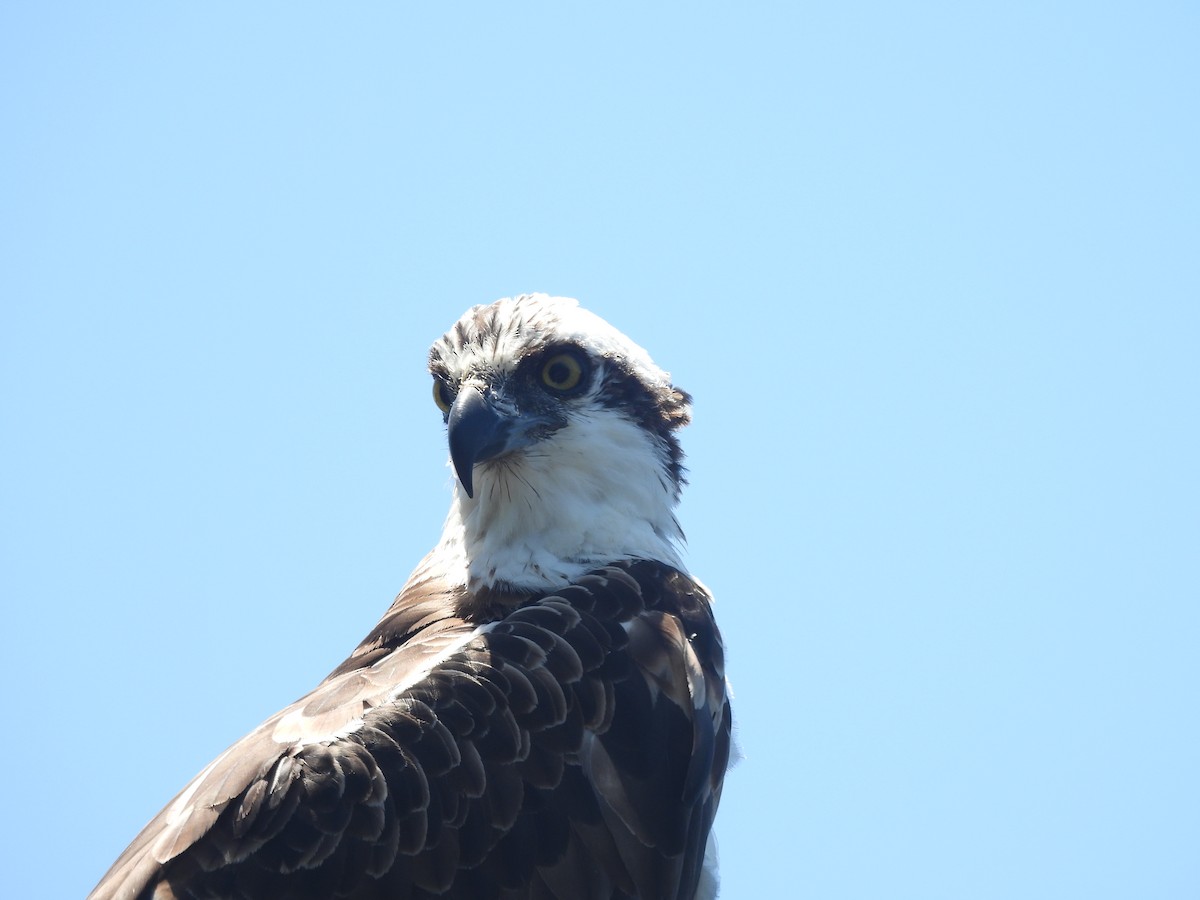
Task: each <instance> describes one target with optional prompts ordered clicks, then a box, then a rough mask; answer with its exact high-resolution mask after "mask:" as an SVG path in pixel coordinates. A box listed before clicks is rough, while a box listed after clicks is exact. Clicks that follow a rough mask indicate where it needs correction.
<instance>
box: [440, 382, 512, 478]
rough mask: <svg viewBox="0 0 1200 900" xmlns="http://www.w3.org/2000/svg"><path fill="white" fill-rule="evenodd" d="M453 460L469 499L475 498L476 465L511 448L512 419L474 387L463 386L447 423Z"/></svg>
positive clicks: (451, 408)
mask: <svg viewBox="0 0 1200 900" xmlns="http://www.w3.org/2000/svg"><path fill="white" fill-rule="evenodd" d="M446 426H447V437H448V438H449V440H450V461H451V462H453V463H454V471H455V473H456V474H457V475H458V480H459V481H460V482H461V483H462V486H463V490H464V491H466V492H467V496H468V497H474V496H475V493H474V481H473V478H472V476H473V474H474V471H475V464H476V463H481V462H485V461H487V460H489V459H491V458H493V457H495V456H499V455H500V454H501V453H503V452H504V450H505V448H506V447H507V446H508V438H509V434H510V432H511V430H512V419H511V418H509V417H508V416H506V415H505V414H504V413H500V412H497V411H496V409H495V407H494V406H492V404H491V403H490V402H489V401H488V399H487V398H486V397H484V396H483V394H481V393H480V392H479V391H478V390H476V389H475V388H473V387H464V388H463V389H462V390H461V391H459V394H458V396H457V397H456V398H455V399H454V404H453V405H452V406H451V407H450V415H449V417H448V418H447V420H446Z"/></svg>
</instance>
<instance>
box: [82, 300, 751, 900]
mask: <svg viewBox="0 0 1200 900" xmlns="http://www.w3.org/2000/svg"><path fill="white" fill-rule="evenodd" d="M429 368H430V371H431V372H432V373H433V399H434V401H435V402H436V404H437V406H438V407H439V409H440V410H441V413H442V416H443V418H444V419H445V422H446V426H447V436H448V441H449V449H450V460H451V462H452V464H453V467H454V472H455V473H456V475H457V480H456V483H455V485H454V498H453V502H452V503H451V506H450V513H449V516H448V517H447V519H446V524H445V530H444V531H443V533H442V537H441V540H440V541H439V543H438V544H437V546H436V547H434V549H433V551H432V552H430V553H429V555H428V556H426V557H425V558H424V560H422V561H421V563H420V564H419V565H418V566H417V568H416V570H415V571H414V572H413V574H412V576H411V577H410V578H409V580H408V582H407V583H406V584H405V585H404V587H403V589H402V590H401V591H400V594H399V596H398V597H397V598H396V601H395V602H394V603H393V604H392V606H391V608H390V609H388V611H387V612H386V613H385V614H384V616H383V618H382V619H381V620H380V621H379V623H378V624H377V625H376V626H375V628H374V630H373V631H371V633H370V634H368V635H367V637H366V638H365V639H364V640H363V642H362V643H361V644H359V646H358V647H357V648H356V649H355V650H354V652H353V653H351V654H350V656H349V658H348V659H346V661H345V662H343V663H342V664H341V665H340V666H338V667H337V668H336V669H334V671H333V672H332V673H331V674H330V675H329V677H327V678H326V679H325V680H324V681H323V682H322V683H321V684H320V685H318V686H317V688H316V689H315V690H313V691H312V693H310V694H308V695H307V696H305V697H303V698H302V699H300V700H299V701H297V702H296V703H293V704H292V705H291V706H288V707H287V708H285V709H283V710H282V711H280V712H279V713H277V714H276V715H274V716H272V717H271V718H270V719H268V720H267V721H266V722H264V723H263V724H262V725H260V726H259V727H258V728H257V729H256V730H255V731H253V732H251V733H250V734H249V735H247V736H246V737H244V738H242V739H241V740H240V741H238V742H237V743H235V744H234V745H233V746H232V747H230V748H229V749H228V750H226V751H225V752H224V753H222V754H221V755H220V756H218V757H217V758H216V759H215V760H214V761H213V762H212V763H211V764H210V765H209V766H208V767H207V768H206V769H204V770H203V771H202V772H201V773H200V774H199V775H198V776H196V778H195V779H194V780H193V781H192V782H191V783H190V784H189V785H188V786H187V787H185V788H184V789H183V791H182V792H181V793H180V794H179V795H178V796H177V797H175V799H174V800H172V801H171V802H170V803H169V804H168V805H167V807H166V808H165V809H164V810H163V811H162V812H161V813H159V814H158V816H156V817H155V818H154V819H153V820H152V821H151V822H150V824H149V825H147V826H146V827H145V829H143V830H142V832H141V834H139V835H138V836H137V838H136V839H134V841H133V843H132V844H131V845H130V846H129V848H128V849H126V851H125V852H124V853H123V854H122V855H121V857H120V858H119V859H118V860H117V861H116V863H114V864H113V867H112V868H111V869H110V870H109V872H108V874H107V875H105V876H104V878H103V880H101V882H100V883H99V885H97V886H96V888H95V890H94V891H93V892H92V893H91V895H90V897H91V900H167V898H172V900H185V898H186V900H216V898H222V900H225V898H238V900H265V898H272V900H281V898H296V900H318V898H334V897H344V898H362V900H366V898H371V900H392V898H395V900H401V898H403V900H409V898H414V900H416V898H433V897H441V898H471V900H482V898H497V900H525V898H539V900H540V898H558V900H575V898H589V900H590V898H595V900H608V898H641V900H662V898H678V900H683V898H687V900H692V898H696V897H713V896H715V893H716V876H715V853H714V852H713V850H712V847H711V846H710V840H711V838H710V829H711V826H712V822H713V816H714V815H715V814H716V810H717V803H718V801H719V800H720V796H721V786H722V782H723V779H724V775H725V768H726V765H727V762H728V759H729V747H730V728H731V718H730V709H729V702H728V700H727V697H726V686H725V675H724V659H723V648H722V643H721V637H720V634H719V632H718V631H717V627H716V624H715V623H714V621H713V616H712V611H711V608H710V603H711V598H710V596H709V594H708V592H707V591H706V590H705V588H704V587H703V585H701V584H700V583H699V582H698V581H697V580H695V579H694V578H692V577H691V576H690V575H688V574H687V572H686V570H685V568H684V565H683V562H682V561H681V559H680V556H679V545H680V543H681V542H682V538H683V535H682V532H681V531H680V528H679V524H678V522H677V521H676V519H675V515H674V508H675V506H676V503H677V501H678V499H679V494H680V489H681V487H682V485H683V483H684V477H683V466H682V458H683V454H682V452H681V450H680V447H679V441H678V438H677V436H676V432H677V430H678V429H679V428H680V427H682V426H683V425H686V424H687V422H688V421H689V419H690V397H689V396H688V395H687V394H686V393H684V392H683V391H681V390H679V389H678V388H676V387H674V386H673V385H672V384H671V381H670V378H669V376H668V375H667V374H666V373H665V372H664V371H663V370H661V369H659V368H658V367H657V366H656V365H655V364H654V363H653V362H652V361H651V359H650V357H649V356H648V355H647V354H646V352H645V351H644V350H642V348H641V347H639V346H637V345H636V344H634V343H633V342H632V341H630V340H629V339H628V338H626V337H625V336H624V335H623V334H621V333H620V332H619V331H617V330H616V329H614V328H613V327H612V326H610V325H609V324H608V323H606V322H605V321H603V320H602V319H600V318H598V317H597V316H595V315H593V314H591V313H589V312H586V311H585V310H583V309H581V308H580V307H579V306H578V305H577V303H576V302H575V301H574V300H569V299H565V298H556V297H548V296H546V295H542V294H536V295H525V296H520V297H516V298H512V299H510V298H505V299H503V300H499V301H497V302H495V303H493V304H491V305H489V306H476V307H474V308H473V309H471V310H469V311H468V312H467V313H466V314H465V315H464V316H463V317H462V318H461V319H460V320H459V321H458V323H457V324H456V325H455V326H454V327H453V328H452V329H451V330H450V331H449V332H448V333H447V334H446V335H445V336H444V337H443V338H442V339H441V340H439V341H438V342H436V343H435V344H434V345H433V348H432V350H431V351H430V354H429Z"/></svg>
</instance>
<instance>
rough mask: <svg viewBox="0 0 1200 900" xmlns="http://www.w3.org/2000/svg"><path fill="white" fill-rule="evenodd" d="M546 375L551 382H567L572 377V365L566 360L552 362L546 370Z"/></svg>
mask: <svg viewBox="0 0 1200 900" xmlns="http://www.w3.org/2000/svg"><path fill="white" fill-rule="evenodd" d="M546 376H547V377H548V378H549V379H550V383H551V384H566V383H567V381H568V379H570V377H571V367H570V366H568V365H567V364H566V363H565V362H552V363H550V368H549V369H547V370H546Z"/></svg>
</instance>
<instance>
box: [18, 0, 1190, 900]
mask: <svg viewBox="0 0 1200 900" xmlns="http://www.w3.org/2000/svg"><path fill="white" fill-rule="evenodd" d="M1198 19H1200V15H1198V14H1197V12H1196V9H1195V7H1194V6H1192V5H1190V4H1185V3H1149V4H1137V5H1134V4H1112V3H1099V4H1096V3H1089V4H1082V3H1080V4H1053V5H1048V4H1030V3H1004V4H969V5H968V4H935V3H920V4H915V5H906V6H904V7H900V6H899V5H890V4H870V3H865V4H864V3H847V4H837V5H833V4H830V5H826V6H814V5H807V4H778V5H763V4H744V5H742V6H741V7H739V8H734V7H732V6H729V5H723V6H716V5H711V4H688V5H682V4H653V5H651V4H630V5H623V4H604V5H599V4H594V5H592V6H590V7H588V8H586V9H585V8H581V7H575V8H569V7H567V6H566V5H558V4H540V5H539V4H535V5H524V4H522V5H511V4H507V5H503V6H500V5H494V6H491V7H484V6H471V5H469V4H468V5H459V6H456V7H455V8H454V9H452V10H451V9H448V8H447V9H434V8H433V7H432V5H427V6H426V7H423V8H420V9H417V8H415V7H411V6H401V5H400V4H376V3H365V4H356V5H354V6H352V7H343V8H339V9H337V10H334V9H333V8H332V7H322V6H317V5H309V4H231V3H209V4H186V5H185V4H149V3H147V4H140V5H138V4H127V3H107V4H59V3H39V4H32V3H30V4H16V3H12V4H7V5H6V6H5V7H4V8H3V10H0V75H2V77H0V104H2V106H0V109H2V110H3V118H4V122H5V134H6V137H5V139H4V140H3V141H2V142H0V297H2V310H0V316H2V318H0V367H2V373H3V382H2V391H3V394H2V397H3V422H4V433H5V437H4V440H3V446H2V447H0V457H2V459H3V466H2V468H0V471H2V473H3V475H2V481H0V490H2V494H0V508H2V509H3V513H4V514H3V525H2V527H3V534H2V538H3V541H2V546H0V553H2V554H3V561H2V562H3V564H2V566H0V570H2V571H0V584H2V586H3V595H4V598H5V610H6V626H5V628H4V633H5V635H6V640H5V647H6V649H5V652H4V653H3V655H2V656H3V658H2V659H0V666H2V667H3V668H2V673H3V677H4V679H5V683H6V684H8V685H9V689H8V690H7V691H6V704H7V716H6V723H7V724H6V725H5V729H4V738H5V742H6V744H7V746H8V747H9V760H10V766H9V771H8V778H7V779H6V780H7V788H6V791H5V801H4V807H5V810H6V813H7V814H6V815H5V816H4V817H3V819H4V824H3V825H0V829H4V830H5V831H6V832H7V833H5V834H3V836H2V840H0V848H3V849H2V850H0V853H2V854H3V865H2V866H0V894H2V895H4V896H12V897H17V896H31V897H32V896H44V897H70V896H81V895H82V894H83V893H85V892H86V890H87V889H89V888H90V887H91V886H92V884H93V883H94V882H95V881H96V880H97V879H98V878H99V877H100V875H101V874H102V873H103V872H104V870H105V869H106V867H107V866H108V864H109V863H110V862H111V861H112V860H113V858H115V856H116V855H117V853H119V852H120V850H121V849H122V848H123V847H124V846H125V844H126V843H127V842H128V841H129V840H130V839H131V838H132V837H133V836H134V834H135V833H136V832H137V830H138V829H139V828H140V827H141V826H142V824H144V822H145V821H146V820H147V819H148V818H149V817H150V816H151V815H153V814H154V813H155V812H156V811H157V810H158V809H159V808H160V807H161V806H162V805H163V804H164V803H165V802H166V801H167V800H168V799H169V798H170V796H171V795H173V794H174V792H175V791H176V790H178V789H179V788H180V787H182V785H183V784H184V783H185V782H186V781H187V779H188V778H190V777H191V776H192V775H193V774H194V773H195V772H196V771H198V770H199V769H200V768H201V767H202V766H203V765H204V764H205V763H206V762H207V761H208V760H209V759H211V758H212V757H213V756H214V755H215V754H216V753H218V752H219V751H220V750H222V749H223V748H224V747H225V746H226V745H227V744H229V743H230V742H231V741H233V740H234V739H235V738H237V737H239V736H240V735H241V734H243V733H244V732H246V731H247V730H249V729H250V728H252V727H253V726H254V725H255V724H257V723H258V722H259V721H260V720H261V719H262V718H264V717H265V716H267V715H269V714H270V713H271V712H273V711H274V710H276V709H277V708H278V707H280V706H282V705H284V704H285V703H287V702H290V701H291V700H293V699H295V698H296V697H297V696H298V695H300V694H302V693H303V692H305V691H306V690H308V689H309V688H310V687H311V686H312V685H314V684H315V683H316V682H317V681H318V680H319V679H320V678H321V677H323V675H324V674H325V673H326V672H327V671H328V670H329V669H331V668H332V667H333V666H334V665H335V664H336V663H337V662H339V661H340V660H341V659H342V658H343V656H344V655H345V654H346V653H347V652H348V651H349V650H350V649H351V648H352V647H353V646H354V645H355V643H356V642H357V641H358V640H359V639H360V638H361V637H362V635H363V634H365V633H366V631H367V630H368V629H369V628H370V627H371V625H372V624H373V623H374V621H375V619H376V618H377V616H378V615H379V614H380V613H381V612H382V611H383V610H384V609H385V608H386V607H387V605H388V604H389V602H390V600H391V598H392V596H393V595H394V593H395V591H396V590H397V589H398V588H399V587H400V585H401V584H402V582H403V581H404V579H405V577H406V576H407V574H408V572H409V571H410V569H411V568H412V567H413V565H414V564H415V563H416V561H417V560H418V559H419V558H420V557H421V555H422V554H423V553H424V552H425V551H426V549H427V548H428V547H429V546H430V545H431V544H432V542H433V541H434V539H435V538H436V536H437V534H438V532H439V530H440V525H441V521H442V517H443V515H444V513H445V509H446V506H447V503H448V497H449V484H450V480H449V472H448V470H447V469H446V468H445V455H446V454H445V448H444V443H443V435H442V425H441V421H440V415H439V413H438V411H437V409H436V408H435V407H434V405H433V403H432V402H431V400H430V397H429V386H428V384H429V382H428V376H427V375H426V374H425V372H424V368H423V366H424V358H425V353H426V350H427V347H428V345H429V344H430V343H431V342H432V341H433V340H434V339H435V338H436V337H438V336H439V335H440V334H441V333H442V332H443V331H444V330H445V329H446V327H447V326H449V325H450V324H451V323H452V322H453V321H454V320H455V319H456V318H457V317H458V316H459V314H460V313H461V312H462V311H463V310H464V309H465V308H466V307H467V306H470V305H472V304H475V303H480V302H488V301H490V300H493V299H495V298H497V297H501V296H506V295H511V294H513V293H520V292H524V291H532V290H543V291H548V292H551V293H558V294H566V295H570V296H575V297H579V298H580V299H581V300H582V302H583V303H584V304H585V305H586V306H588V307H589V308H591V309H593V310H594V311H596V312H598V313H600V314H601V315H603V316H604V317H606V318H608V319H609V320H610V321H612V322H613V323H614V324H615V325H617V326H618V327H619V328H621V329H622V330H624V331H626V332H627V333H628V334H630V335H631V336H633V337H634V338H635V339H636V340H637V341H639V342H640V343H642V344H643V345H645V346H646V347H647V348H648V349H649V350H650V352H651V353H652V354H653V355H654V357H655V359H656V360H657V361H658V362H659V363H660V364H662V365H663V366H664V367H666V368H668V369H669V370H671V371H672V373H673V374H674V376H675V378H676V380H677V382H678V383H679V384H680V385H681V386H683V387H684V388H686V389H687V390H689V391H691V392H692V393H693V394H694V396H695V398H696V409H695V422H694V424H693V426H692V427H691V428H690V429H689V430H688V431H687V432H686V433H685V435H684V441H685V447H686V449H687V451H688V453H689V462H690V469H691V478H692V485H691V487H690V488H689V490H688V493H687V494H686V497H685V501H684V503H683V506H682V509H681V516H682V518H683V522H684V526H685V528H686V530H687V532H688V534H689V539H690V549H689V562H690V564H691V567H692V568H693V570H694V571H695V572H696V573H697V574H698V575H699V576H700V577H701V578H702V579H703V580H705V581H706V582H707V583H708V584H709V585H710V587H712V589H713V590H714V591H715V593H716V595H717V598H718V606H717V611H718V618H719V621H720V623H721V625H722V627H723V629H724V632H725V636H726V640H727V643H728V645H729V669H730V675H731V677H732V680H733V684H734V688H735V691H736V694H737V705H736V713H737V716H738V721H739V728H740V735H741V739H742V743H743V745H744V750H745V753H746V757H747V758H746V760H745V761H744V762H743V763H742V764H741V765H740V766H739V767H738V768H737V769H736V770H734V771H733V772H732V773H731V775H730V776H729V779H728V781H727V785H726V796H725V800H724V802H723V805H722V808H721V813H720V816H719V819H718V834H719V837H720V840H721V847H722V856H723V872H724V877H725V890H724V894H723V896H724V897H725V898H730V900H737V898H746V897H761V896H776V897H781V896H796V897H814V898H823V900H827V898H869V897H870V898H875V897H889V898H914V900H916V898H921V900H929V898H961V897H971V898H976V900H987V898H1012V897H1021V898H1027V900H1028V898H1048V900H1049V898H1055V900H1058V898H1063V897H1087V898H1109V897H1111V898H1127V897H1135V896H1136V897H1146V898H1172V897H1194V896H1196V893H1197V891H1198V890H1200V861H1198V860H1200V857H1198V856H1197V853H1196V847H1197V845H1198V842H1200V767H1198V766H1197V761H1198V760H1200V717H1198V716H1197V714H1196V712H1197V710H1196V695H1197V687H1198V686H1200V652H1198V650H1197V648H1198V647H1200V575H1198V569H1200V566H1198V564H1197V562H1198V558H1200V553H1198V551H1200V477H1198V475H1197V459H1198V458H1200V434H1198V426H1197V412H1196V411H1197V396H1198V395H1200V364H1198V362H1197V356H1198V350H1200V267H1198V264H1197V259H1198V248H1200V184H1198V174H1197V173H1198V171H1200V167H1198V166H1197V160H1200V134H1198V125H1197V122H1198V121H1200V119H1198V117H1197V115H1196V111H1197V108H1198V103H1197V101H1198V99H1200V97H1198V94H1200V63H1198V60H1200V52H1198V50H1200V48H1198V47H1197V34H1200V21H1198Z"/></svg>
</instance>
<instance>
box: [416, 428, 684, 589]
mask: <svg viewBox="0 0 1200 900" xmlns="http://www.w3.org/2000/svg"><path fill="white" fill-rule="evenodd" d="M474 488H475V490H474V493H475V497H474V498H470V497H468V496H467V495H466V492H465V491H464V490H463V489H462V485H460V484H458V483H457V482H455V486H454V489H455V497H454V502H453V503H452V504H451V506H450V514H449V515H448V516H447V518H446V525H445V529H444V531H443V532H442V539H441V542H440V544H439V545H438V548H437V551H436V555H437V556H440V557H441V558H442V559H441V562H442V563H443V564H444V565H446V567H447V569H448V570H449V572H448V574H450V575H451V577H454V578H456V579H457V578H458V577H459V575H460V573H461V577H462V579H463V582H464V583H465V584H466V586H467V588H468V589H469V590H471V591H476V590H479V589H480V588H486V587H491V586H493V585H496V584H497V583H503V584H506V585H511V586H513V587H516V588H521V589H530V590H544V589H553V588H556V587H561V586H563V585H564V584H567V583H569V582H570V581H571V580H573V579H575V578H577V577H579V576H580V575H582V574H583V573H585V572H587V571H588V570H590V569H594V568H596V567H597V566H601V565H604V564H606V563H609V562H613V561H614V560H618V559H626V558H630V557H635V558H644V559H655V560H659V561H660V562H665V563H668V564H669V565H672V566H675V567H677V568H680V569H682V568H683V562H682V560H681V558H680V553H679V546H680V544H682V542H683V533H682V531H681V530H680V528H679V523H678V522H677V521H676V519H675V515H674V508H675V504H676V502H677V500H678V493H679V486H678V485H677V484H676V483H675V482H674V481H673V480H672V479H671V478H670V477H669V476H668V475H667V467H666V461H665V456H664V452H663V450H662V449H661V448H660V447H657V446H655V443H654V441H653V439H652V438H651V437H650V436H649V435H648V434H647V433H646V431H645V430H644V429H642V428H639V427H638V426H637V425H635V424H634V423H633V422H631V421H629V420H628V419H627V418H625V417H624V416H621V415H617V414H614V413H612V412H607V413H599V414H585V415H582V416H580V417H579V418H577V419H576V420H575V421H573V422H572V423H571V424H570V425H569V426H567V427H565V428H563V429H561V430H560V431H558V432H556V433H555V434H554V435H553V436H551V437H550V438H548V439H546V440H544V441H542V442H540V443H538V444H535V445H534V446H531V447H529V448H527V449H526V450H524V451H520V452H518V453H514V454H512V455H510V456H508V457H505V458H503V459H498V460H494V461H492V462H489V463H484V464H481V465H477V466H476V467H475V485H474Z"/></svg>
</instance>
